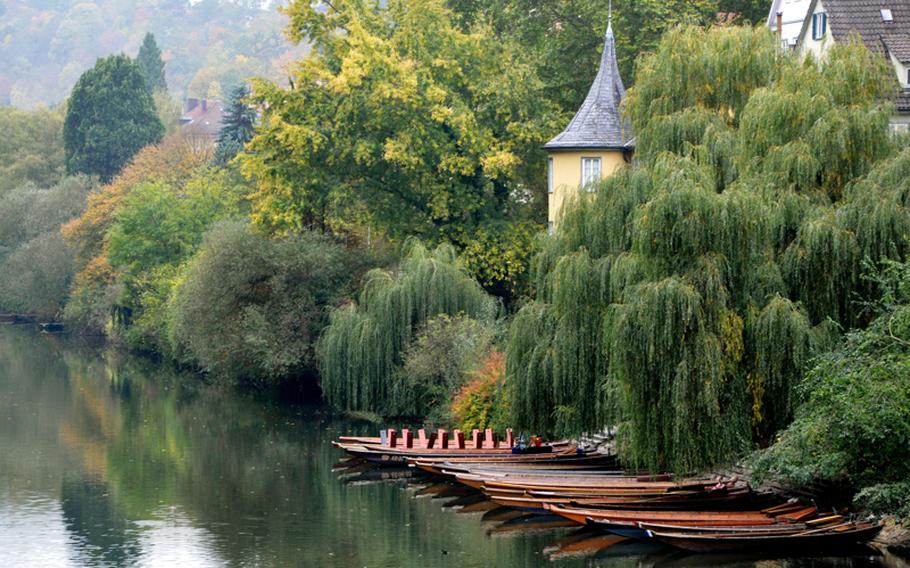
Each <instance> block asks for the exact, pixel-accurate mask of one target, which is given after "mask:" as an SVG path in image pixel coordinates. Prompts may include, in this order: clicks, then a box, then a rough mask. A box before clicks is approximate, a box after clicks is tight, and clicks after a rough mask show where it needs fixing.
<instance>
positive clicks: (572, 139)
mask: <svg viewBox="0 0 910 568" xmlns="http://www.w3.org/2000/svg"><path fill="white" fill-rule="evenodd" d="M625 94H626V89H625V87H623V84H622V77H620V76H619V67H618V66H617V65H616V41H615V38H614V37H613V26H612V24H608V25H607V34H606V38H605V39H604V50H603V54H602V55H601V57H600V69H599V70H598V71H597V77H595V78H594V84H592V85H591V89H590V90H589V91H588V96H587V97H585V102H584V103H582V105H581V108H579V109H578V112H576V113H575V117H574V118H573V119H572V121H571V122H570V123H569V125H568V126H566V129H565V130H563V131H562V133H561V134H560V135H559V136H557V137H556V138H553V139H552V140H550V141H549V142H547V143H546V144H545V145H544V148H545V149H547V150H573V149H585V148H606V149H630V148H632V147H633V145H634V142H633V141H632V128H631V126H630V125H629V124H628V123H627V122H625V121H624V120H623V118H622V114H621V112H620V103H622V99H623V97H624V96H625Z"/></svg>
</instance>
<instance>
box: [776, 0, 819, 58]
mask: <svg viewBox="0 0 910 568" xmlns="http://www.w3.org/2000/svg"><path fill="white" fill-rule="evenodd" d="M811 3H812V0H774V1H773V2H771V11H770V12H768V22H767V23H768V27H769V28H770V29H771V31H772V32H774V33H778V30H777V20H778V15H779V16H780V21H781V26H780V39H781V43H782V44H783V46H784V47H787V48H790V49H793V48H795V47H796V42H797V40H798V39H799V32H800V30H802V29H803V21H805V19H806V14H807V13H808V12H809V4H811Z"/></svg>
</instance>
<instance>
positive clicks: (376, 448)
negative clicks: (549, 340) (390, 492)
mask: <svg viewBox="0 0 910 568" xmlns="http://www.w3.org/2000/svg"><path fill="white" fill-rule="evenodd" d="M335 445H336V446H337V447H339V448H341V449H343V450H345V451H346V452H348V454H350V455H351V456H352V457H353V458H354V459H355V460H358V461H362V462H366V463H370V464H372V465H378V466H381V467H390V466H398V467H402V466H405V465H406V466H407V467H408V468H410V469H412V470H419V471H421V472H424V473H425V474H428V475H432V476H436V477H441V478H444V479H445V480H447V482H448V483H450V484H451V485H452V486H455V485H456V484H457V486H461V487H463V488H465V489H463V490H461V491H460V492H453V490H452V489H451V488H450V489H441V490H440V491H446V492H448V494H452V495H456V494H457V495H459V498H460V499H461V500H462V501H463V502H465V503H471V504H472V506H475V504H477V503H478V502H479V501H480V499H482V498H483V497H485V498H486V499H488V500H489V502H490V503H491V504H492V505H491V506H499V507H501V508H508V509H509V510H513V511H516V515H527V516H547V517H549V518H551V519H552V518H560V519H562V520H563V521H565V522H570V523H575V524H577V525H583V526H585V527H588V529H591V528H597V529H599V530H601V531H604V532H606V533H610V534H612V535H615V536H617V537H619V539H620V540H622V539H629V538H633V539H642V540H648V541H659V542H662V543H665V544H668V545H671V546H674V547H677V548H682V549H686V550H691V551H699V552H711V551H731V550H739V551H749V550H767V549H766V548H765V547H768V546H773V547H774V549H775V550H789V551H793V550H796V551H803V552H804V551H807V550H810V551H817V550H818V549H821V548H824V549H830V548H832V547H843V546H850V545H856V544H857V543H863V542H867V541H869V540H870V539H872V538H873V537H874V536H875V535H876V534H877V533H878V532H879V531H880V530H881V528H882V527H881V524H880V523H877V522H871V521H860V520H856V519H854V518H853V517H852V516H850V515H847V514H843V513H837V512H833V511H832V512H830V513H826V512H823V511H820V510H819V509H818V508H817V507H816V506H814V505H808V504H805V503H800V502H798V501H785V500H783V498H781V497H780V496H778V495H774V494H771V493H759V492H755V491H753V490H752V489H751V488H750V487H749V486H748V484H747V483H745V482H743V481H741V480H739V479H737V478H736V477H733V476H720V475H712V476H699V477H677V476H674V475H670V474H662V475H649V474H647V473H641V472H636V473H629V472H625V471H621V470H619V469H618V467H617V462H616V460H615V458H614V456H611V455H607V454H603V453H600V452H598V451H596V450H592V449H589V448H584V447H582V446H579V445H578V444H575V443H571V442H555V443H550V444H544V443H541V442H540V441H539V440H536V441H534V443H531V444H529V445H524V444H516V442H515V440H514V438H513V436H512V433H511V431H507V433H506V436H505V439H503V440H499V439H498V437H496V436H495V435H494V434H493V433H492V432H491V431H490V430H487V431H485V432H484V433H481V432H480V431H479V430H474V431H473V432H471V434H470V436H467V437H466V436H465V435H464V434H463V433H462V432H459V431H457V430H456V431H453V432H452V436H451V437H450V436H449V433H448V432H446V431H444V430H439V431H437V432H433V433H431V434H430V435H427V433H426V432H425V431H424V430H418V431H417V435H416V436H414V435H413V434H412V433H411V432H410V431H408V430H402V431H401V432H400V433H399V432H396V431H395V430H386V431H383V432H381V434H380V436H379V437H375V438H373V437H370V438H364V437H346V438H342V439H341V440H340V441H339V442H336V443H335ZM465 491H470V492H473V493H470V492H469V493H465ZM465 499H467V500H465ZM554 516H555V517H554ZM565 522H563V523H560V524H561V525H562V526H564V525H565V524H566V523H565ZM551 524H552V521H551ZM553 526H557V525H553ZM610 542H614V541H612V540H611V541H610Z"/></svg>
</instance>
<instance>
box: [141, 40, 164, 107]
mask: <svg viewBox="0 0 910 568" xmlns="http://www.w3.org/2000/svg"><path fill="white" fill-rule="evenodd" d="M136 63H138V64H139V69H140V70H141V71H142V76H143V77H144V78H145V88H146V89H148V92H149V94H150V95H154V94H155V93H156V92H158V91H160V92H163V93H166V92H167V80H165V78H164V61H162V60H161V50H160V49H158V43H157V42H155V36H154V34H152V32H148V33H146V34H145V38H144V39H143V40H142V46H141V47H140V48H139V53H138V54H137V55H136Z"/></svg>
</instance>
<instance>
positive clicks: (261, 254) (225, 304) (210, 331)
mask: <svg viewBox="0 0 910 568" xmlns="http://www.w3.org/2000/svg"><path fill="white" fill-rule="evenodd" d="M367 262H368V260H367V259H366V258H364V257H362V256H361V255H358V254H356V253H355V252H353V251H349V250H346V249H345V248H344V247H342V246H341V245H339V244H337V243H335V242H333V241H331V240H330V239H328V238H326V237H324V236H321V235H318V234H315V233H304V234H301V235H296V236H291V237H285V238H281V239H269V238H267V237H265V236H262V235H260V234H257V233H255V232H253V231H252V230H251V229H250V227H249V226H248V225H247V224H246V223H243V222H239V221H235V222H228V223H222V224H219V225H216V226H215V227H214V228H213V229H212V230H211V231H209V233H207V235H206V238H205V242H204V244H203V245H202V248H201V249H200V251H199V254H198V255H197V256H196V257H195V258H194V259H193V261H192V262H191V263H190V264H189V266H188V268H187V269H186V272H185V275H184V277H183V281H182V283H181V284H180V285H179V287H178V288H177V290H176V292H175V295H174V300H173V302H172V305H171V309H172V313H173V335H172V339H173V341H174V342H175V345H176V346H179V347H181V348H183V349H185V353H186V356H187V357H188V358H189V359H190V360H192V361H194V362H195V363H197V364H198V365H199V366H200V367H202V368H203V369H204V370H206V371H208V372H209V373H211V374H212V375H213V376H216V377H223V378H227V379H233V380H241V379H242V380H245V381H250V382H254V383H255V382H269V381H272V382H274V381H276V380H278V379H283V378H287V377H291V378H309V379H312V376H313V374H314V373H315V359H314V345H315V342H316V338H317V336H318V334H319V332H320V331H321V330H322V328H323V327H324V326H325V324H326V323H327V319H328V318H327V308H328V307H331V306H334V305H336V304H337V303H338V301H339V300H340V299H341V298H343V297H344V296H345V295H346V294H348V293H350V292H351V288H352V286H353V284H355V283H356V280H357V277H358V275H359V274H360V273H361V272H362V270H363V269H364V268H365V267H366V263H367Z"/></svg>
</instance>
